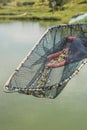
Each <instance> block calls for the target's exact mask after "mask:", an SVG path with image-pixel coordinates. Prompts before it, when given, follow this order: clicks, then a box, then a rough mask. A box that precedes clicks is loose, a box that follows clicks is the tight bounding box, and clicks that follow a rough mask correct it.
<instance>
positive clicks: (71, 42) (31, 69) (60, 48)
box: [5, 24, 87, 98]
mask: <svg viewBox="0 0 87 130" xmlns="http://www.w3.org/2000/svg"><path fill="white" fill-rule="evenodd" d="M86 57H87V24H78V25H77V24H76V25H59V26H56V27H52V28H50V29H49V30H48V31H47V32H46V33H45V34H44V35H43V36H42V38H41V40H40V41H39V43H37V44H36V45H35V47H34V48H33V49H32V51H31V52H30V53H29V54H28V55H27V56H26V57H25V59H24V60H23V61H22V62H21V64H20V65H19V67H18V68H17V69H16V70H15V72H14V73H13V74H12V76H11V77H10V78H9V80H8V81H7V83H6V84H5V89H6V90H9V91H10V92H16V91H17V92H19V93H23V94H28V95H34V96H36V97H48V98H55V97H57V95H58V94H59V93H60V92H61V91H62V90H63V88H64V87H65V86H66V84H67V83H68V81H69V80H70V79H71V78H72V77H73V76H74V75H76V74H77V72H78V71H79V70H80V69H81V68H82V66H83V65H84V64H85V63H86V62H87V59H86Z"/></svg>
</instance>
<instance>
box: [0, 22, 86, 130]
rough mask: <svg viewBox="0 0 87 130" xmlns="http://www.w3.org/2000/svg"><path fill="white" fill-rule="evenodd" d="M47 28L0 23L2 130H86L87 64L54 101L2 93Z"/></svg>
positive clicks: (0, 110) (0, 104) (36, 24)
mask: <svg viewBox="0 0 87 130" xmlns="http://www.w3.org/2000/svg"><path fill="white" fill-rule="evenodd" d="M45 30H46V27H44V28H43V27H41V26H40V25H39V24H38V23H10V24H0V129H1V130H24V129H26V130H34V129H35V130H48V129H49V130H53V129H54V130H58V129H60V130H86V128H87V123H86V122H87V87H86V86H87V85H86V84H87V81H86V80H87V77H86V73H87V65H85V66H84V67H83V69H82V70H81V71H80V73H79V74H78V76H76V77H75V78H73V79H72V80H71V81H70V82H69V83H68V85H67V86H66V88H65V89H64V90H63V92H62V93H61V94H60V95H59V97H57V98H56V99H54V100H50V99H39V98H35V97H33V96H26V95H22V94H16V93H14V94H8V93H4V92H3V85H4V83H5V82H6V81H7V79H8V78H9V76H10V75H11V73H12V72H13V71H14V69H15V68H16V67H17V66H18V64H19V63H20V61H21V60H22V59H23V58H24V57H25V56H26V54H27V53H28V52H29V51H30V50H31V48H32V47H33V46H34V44H35V43H36V42H37V41H38V39H39V38H40V37H41V35H42V34H43V33H44V32H45Z"/></svg>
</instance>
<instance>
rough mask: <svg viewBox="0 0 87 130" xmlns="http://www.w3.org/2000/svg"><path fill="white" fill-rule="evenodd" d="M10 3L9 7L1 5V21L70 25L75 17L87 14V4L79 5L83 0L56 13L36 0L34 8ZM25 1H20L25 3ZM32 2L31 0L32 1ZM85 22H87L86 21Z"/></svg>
mask: <svg viewBox="0 0 87 130" xmlns="http://www.w3.org/2000/svg"><path fill="white" fill-rule="evenodd" d="M17 1H18V0H15V1H14V2H12V3H10V4H9V5H8V6H2V5H1V4H0V21H2V20H3V21H4V20H39V21H40V20H45V21H56V22H57V23H68V21H69V20H70V19H71V18H72V16H73V15H76V14H79V13H87V3H86V4H78V2H81V0H74V3H71V2H69V3H68V4H66V5H64V10H56V11H55V12H54V13H52V12H51V9H50V8H49V7H48V6H47V2H45V3H43V4H42V3H41V2H39V0H36V1H35V2H36V3H35V5H33V6H16V2H17ZM23 1H24V0H20V2H23ZM30 1H31V0H30ZM83 22H87V21H86V20H84V21H83Z"/></svg>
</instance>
